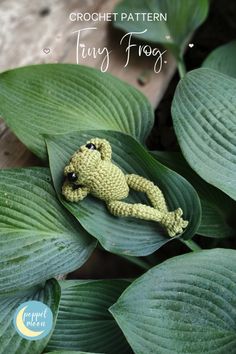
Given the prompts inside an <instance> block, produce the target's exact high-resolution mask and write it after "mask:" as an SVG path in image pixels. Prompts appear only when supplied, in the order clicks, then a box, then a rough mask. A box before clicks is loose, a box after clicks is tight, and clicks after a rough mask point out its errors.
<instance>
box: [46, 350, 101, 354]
mask: <svg viewBox="0 0 236 354" xmlns="http://www.w3.org/2000/svg"><path fill="white" fill-rule="evenodd" d="M45 354H103V353H89V352H77V351H76V352H75V351H74V350H66V351H65V350H62V351H61V350H60V351H58V350H56V351H54V350H53V352H47V353H45Z"/></svg>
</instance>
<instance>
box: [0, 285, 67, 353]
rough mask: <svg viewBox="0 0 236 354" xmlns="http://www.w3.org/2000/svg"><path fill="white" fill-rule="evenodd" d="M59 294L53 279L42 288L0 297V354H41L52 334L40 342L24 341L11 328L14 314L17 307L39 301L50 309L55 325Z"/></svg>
mask: <svg viewBox="0 0 236 354" xmlns="http://www.w3.org/2000/svg"><path fill="white" fill-rule="evenodd" d="M60 293H61V291H60V286H59V285H58V283H57V281H56V280H55V279H53V280H49V281H47V282H46V284H45V285H44V286H43V285H42V286H39V285H38V286H37V287H35V288H33V289H29V290H23V291H21V292H18V293H14V294H6V295H0V343H1V345H0V354H6V353H7V354H18V353H19V354H41V353H42V352H43V349H44V348H45V347H46V345H47V342H48V341H49V338H50V336H51V334H52V332H50V334H49V335H48V336H46V337H45V338H43V339H40V340H35V341H30V340H27V339H24V338H22V337H21V336H20V335H19V334H18V333H17V331H16V329H15V327H14V326H13V317H14V313H15V311H16V309H17V308H18V306H20V304H22V303H24V302H26V301H30V300H35V301H41V302H43V303H44V304H46V305H47V306H49V307H50V309H51V311H52V314H53V319H54V325H55V322H56V317H57V312H58V306H59V301H60ZM52 331H53V328H52Z"/></svg>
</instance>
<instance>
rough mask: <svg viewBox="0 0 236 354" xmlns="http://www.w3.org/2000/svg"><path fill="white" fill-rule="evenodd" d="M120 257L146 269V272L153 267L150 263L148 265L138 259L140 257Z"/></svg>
mask: <svg viewBox="0 0 236 354" xmlns="http://www.w3.org/2000/svg"><path fill="white" fill-rule="evenodd" d="M119 256H120V257H122V258H124V259H126V260H127V261H129V262H131V263H133V264H135V265H137V266H139V267H140V268H142V269H144V270H148V269H150V268H151V267H152V266H151V265H150V264H148V263H146V262H145V261H143V260H142V259H140V258H138V257H131V256H124V255H123V254H122V255H121V254H119Z"/></svg>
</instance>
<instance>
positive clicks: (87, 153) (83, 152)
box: [64, 138, 111, 185]
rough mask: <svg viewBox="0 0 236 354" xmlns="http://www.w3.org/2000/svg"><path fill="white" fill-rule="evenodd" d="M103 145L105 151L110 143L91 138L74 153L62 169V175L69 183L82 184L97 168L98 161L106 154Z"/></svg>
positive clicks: (104, 158)
mask: <svg viewBox="0 0 236 354" xmlns="http://www.w3.org/2000/svg"><path fill="white" fill-rule="evenodd" d="M105 145H106V149H105V151H107V148H108V146H109V148H110V144H109V143H108V142H107V141H106V140H104V139H98V138H95V139H91V140H90V141H88V142H87V143H86V144H85V145H82V146H81V147H80V148H79V150H78V151H76V152H75V153H74V155H73V156H72V157H71V160H70V163H69V165H67V166H66V167H65V169H64V175H65V177H67V179H68V181H69V182H70V183H72V184H74V185H83V184H85V183H86V181H87V180H88V179H89V177H91V176H92V174H93V173H94V172H95V171H97V170H98V168H99V164H100V162H101V161H102V160H106V159H107V154H104V146H105ZM110 151H111V148H110Z"/></svg>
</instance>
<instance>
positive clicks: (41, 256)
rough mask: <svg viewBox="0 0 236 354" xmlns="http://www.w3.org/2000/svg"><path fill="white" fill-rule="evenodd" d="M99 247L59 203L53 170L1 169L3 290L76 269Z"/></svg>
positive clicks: (0, 277) (0, 285) (0, 275)
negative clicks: (54, 187)
mask: <svg viewBox="0 0 236 354" xmlns="http://www.w3.org/2000/svg"><path fill="white" fill-rule="evenodd" d="M95 245H96V243H95V242H94V240H93V239H92V238H91V237H90V236H89V235H88V234H87V233H86V232H85V231H84V230H83V229H82V228H81V227H80V225H79V223H78V222H77V221H76V220H75V218H73V217H72V216H71V215H70V214H69V213H68V212H67V211H66V210H65V209H64V208H63V207H62V206H61V204H60V202H59V201H58V200H57V198H56V194H55V192H54V189H53V187H52V184H51V177H50V174H49V171H48V169H46V168H32V169H12V170H1V171H0V259H1V261H0V262H1V263H0V264H1V267H0V292H4V291H11V290H15V289H22V288H25V287H30V286H32V285H34V284H37V283H39V282H41V281H43V280H46V279H49V278H51V277H53V276H55V275H59V274H63V273H67V272H69V271H72V270H75V269H76V268H78V267H80V266H81V265H82V264H83V263H84V262H85V261H86V260H87V258H88V257H89V255H90V254H91V252H92V250H93V248H94V247H95Z"/></svg>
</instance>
